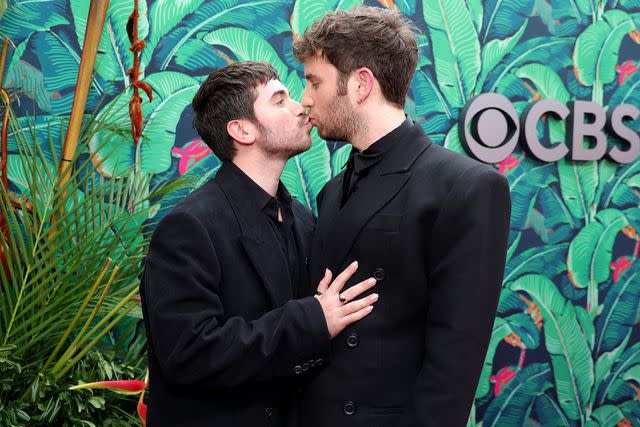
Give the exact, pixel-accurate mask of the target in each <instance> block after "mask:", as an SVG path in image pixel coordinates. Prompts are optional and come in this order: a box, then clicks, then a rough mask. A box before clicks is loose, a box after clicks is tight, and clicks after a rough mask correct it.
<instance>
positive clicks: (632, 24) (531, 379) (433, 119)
mask: <svg viewBox="0 0 640 427" xmlns="http://www.w3.org/2000/svg"><path fill="white" fill-rule="evenodd" d="M363 3H364V4H367V5H374V6H379V7H387V8H393V9H397V10H399V11H400V12H401V13H402V14H404V15H406V16H407V17H409V18H410V19H411V20H412V21H413V22H415V23H416V24H417V25H418V27H419V28H420V30H421V32H422V33H421V35H420V36H419V47H420V53H421V56H420V61H419V64H418V69H417V71H416V74H415V77H414V78H413V82H412V87H411V89H410V92H409V96H408V99H407V102H406V112H407V114H409V115H410V116H411V117H413V119H414V120H416V121H417V122H419V123H420V124H421V125H422V127H423V128H424V130H425V131H426V132H427V133H428V134H429V135H430V137H431V138H432V139H433V140H434V142H435V143H437V144H441V145H444V146H446V147H448V148H449V149H451V150H455V151H458V152H464V150H463V149H462V146H461V143H460V141H459V139H458V124H457V123H458V118H459V117H458V116H459V115H460V114H461V112H462V109H463V107H464V106H465V104H467V103H468V102H469V100H470V99H471V98H472V97H473V96H474V95H477V94H480V93H483V92H497V93H500V94H503V95H505V96H507V97H508V98H509V99H510V100H511V101H512V102H513V103H514V105H515V107H516V109H517V110H518V111H519V112H522V111H523V110H524V109H525V108H526V107H527V105H529V104H530V103H531V102H534V101H537V100H539V99H543V98H554V99H558V100H560V101H561V102H563V103H567V102H570V101H572V100H588V101H593V102H596V103H598V104H600V105H601V106H603V107H604V108H605V109H607V108H609V106H611V107H613V106H615V105H618V104H621V103H628V104H634V105H636V106H639V105H640V72H637V69H638V67H639V66H640V65H639V64H640V47H639V46H638V44H639V43H640V0H508V1H507V0H486V1H481V0H422V1H419V0H378V1H369V0H367V1H359V0H295V1H294V0H146V1H145V0H140V7H141V18H140V20H139V34H140V38H144V39H145V40H146V43H147V46H146V48H145V49H144V50H143V51H142V68H143V76H142V77H141V78H144V80H145V81H146V82H147V83H148V84H150V85H151V87H152V88H153V91H154V97H153V102H143V104H142V108H143V114H144V119H145V121H144V125H143V136H142V139H141V141H140V144H138V145H137V146H134V145H133V143H132V141H131V137H130V133H129V129H130V128H129V126H130V125H129V118H128V108H127V107H128V104H127V103H128V100H129V98H130V96H131V94H130V89H129V88H128V76H127V70H128V69H129V67H131V65H132V56H131V52H130V51H129V50H128V48H129V41H128V39H127V34H126V21H127V18H128V17H129V15H130V13H131V11H132V9H133V1H132V0H111V3H110V6H109V11H108V15H107V19H106V23H105V27H104V32H103V35H102V39H101V43H100V48H99V52H98V59H97V63H96V70H95V74H94V78H93V84H92V87H91V90H90V93H89V99H88V105H87V117H90V115H95V116H94V119H98V120H101V121H103V122H105V123H108V126H106V127H104V129H103V130H101V131H100V132H98V133H96V134H95V135H93V136H92V140H91V141H90V142H89V144H88V146H89V150H96V151H98V158H101V159H104V162H103V163H101V164H100V167H99V169H98V171H97V172H96V173H100V174H102V175H103V176H104V177H106V178H107V179H114V180H117V179H118V178H120V177H121V176H122V174H123V173H124V171H127V170H131V166H135V170H136V173H138V174H139V178H140V181H139V182H143V183H149V184H148V185H150V186H151V185H154V183H158V182H162V181H167V180H173V179H175V178H176V177H178V176H180V175H183V174H186V173H189V174H192V175H193V176H196V177H198V179H199V181H200V182H204V181H206V180H207V179H210V178H211V177H212V176H213V175H214V174H215V171H216V170H217V167H218V166H219V163H220V162H219V161H218V160H217V159H216V158H215V157H214V156H213V155H212V154H211V152H210V150H209V149H208V148H207V147H206V145H205V144H204V143H203V142H202V141H201V140H200V139H199V138H198V136H197V134H196V133H195V131H194V130H193V128H192V126H191V120H192V115H191V111H190V101H191V98H192V97H193V95H194V93H195V91H196V90H197V88H198V87H199V85H200V83H201V82H202V81H203V79H204V78H206V76H207V75H208V74H209V73H210V72H211V70H212V69H214V68H217V67H220V66H223V65H225V64H227V63H229V62H232V61H239V60H247V59H254V60H264V61H268V62H270V63H271V64H273V65H274V66H275V68H276V69H277V70H278V72H279V74H280V76H281V79H282V81H283V82H284V83H285V84H286V85H287V86H288V87H289V89H290V91H291V94H292V96H293V97H294V98H297V99H299V98H300V96H301V93H302V90H303V87H304V84H305V83H304V79H303V74H302V67H301V66H300V65H299V64H297V63H296V62H295V60H294V58H293V56H292V53H291V45H292V42H293V40H295V39H296V38H297V37H299V36H300V34H301V33H303V32H304V30H305V29H306V28H307V27H308V26H309V25H310V24H311V23H312V22H313V21H314V20H316V19H317V18H318V17H320V16H321V15H322V14H323V13H324V12H325V11H327V10H332V9H347V8H349V7H351V6H353V5H358V4H363ZM88 9H89V1H88V0H31V1H25V0H9V9H8V10H7V12H6V14H5V15H4V17H3V19H2V20H1V21H0V32H1V33H2V34H5V35H8V36H9V37H11V39H12V41H13V42H14V43H15V45H16V48H15V50H12V51H11V52H10V57H9V59H8V61H7V64H8V65H7V72H6V75H5V81H4V85H5V87H7V88H8V89H11V90H12V91H13V93H14V96H16V97H17V100H18V101H19V106H18V107H17V113H18V119H19V122H20V123H21V124H22V125H24V126H25V128H27V126H31V128H32V129H33V133H34V136H35V137H36V138H37V139H38V141H39V142H40V146H41V148H42V150H43V151H45V153H50V152H51V151H52V150H60V146H61V142H60V138H59V135H61V134H64V129H65V126H66V123H67V118H68V115H69V113H70V110H71V103H72V100H73V90H74V86H75V80H76V76H77V72H78V65H79V62H80V58H81V54H82V44H83V41H84V32H85V25H86V17H87V13H88ZM14 105H15V103H14ZM631 127H632V128H633V129H634V130H635V131H636V132H637V131H638V130H640V123H638V121H636V122H635V123H632V124H631ZM565 133H566V129H565V124H564V123H563V122H561V121H557V120H554V119H552V118H547V119H546V120H542V121H541V122H540V124H539V128H538V134H539V136H540V138H541V139H542V140H543V141H546V143H549V144H553V143H555V142H558V141H562V140H564V137H565ZM51 135H53V136H54V137H53V138H52V137H51ZM349 149H350V148H349V146H346V145H345V144H344V143H342V142H340V141H323V140H321V139H320V138H319V137H318V136H317V134H315V132H314V143H313V146H312V148H311V149H310V150H309V151H308V152H306V153H303V154H301V155H299V156H297V157H295V158H293V159H291V160H290V161H289V162H288V163H287V165H286V168H285V170H284V173H283V176H282V180H283V181H284V183H285V184H286V185H287V187H288V188H289V190H290V191H291V193H292V194H294V195H295V196H296V197H297V198H298V199H299V200H301V201H302V202H303V203H305V204H307V205H308V206H309V207H310V208H311V209H315V208H316V205H315V203H316V202H315V196H316V195H317V193H318V192H319V191H320V189H321V188H322V186H323V185H324V184H325V183H326V182H327V181H328V180H329V179H330V178H331V177H332V176H334V175H335V174H337V173H338V172H339V171H340V169H341V167H342V165H343V164H344V162H345V160H346V157H347V156H348V153H349ZM17 154H18V149H17V146H16V143H15V141H13V140H12V138H11V135H10V140H9V157H8V170H9V181H10V186H11V189H12V191H15V192H17V193H19V192H20V191H22V190H23V186H22V185H21V181H22V177H23V175H24V173H23V171H22V170H21V162H20V160H19V159H18V158H17ZM49 158H51V159H53V156H49ZM50 166H52V167H53V165H50ZM495 167H496V168H497V169H498V170H499V171H500V172H501V173H502V174H504V175H505V176H506V177H507V179H508V180H509V183H510V186H511V192H512V201H513V211H512V218H511V234H510V239H509V251H508V260H507V265H506V270H505V276H504V281H503V285H502V286H503V288H502V289H503V290H502V296H501V300H500V304H499V308H498V316H497V318H496V321H495V324H494V329H493V335H492V338H491V342H490V345H489V351H488V354H487V358H486V362H485V365H484V369H483V371H482V376H481V378H480V382H479V385H478V389H477V392H476V399H475V402H474V405H473V408H472V412H471V415H470V419H469V426H480V425H482V426H484V427H493V426H523V425H530V426H538V425H540V426H640V332H639V329H638V323H639V321H640V265H639V263H638V261H637V260H638V252H639V249H640V237H639V235H638V233H639V232H640V158H638V159H636V160H635V161H634V162H632V163H630V164H626V165H618V164H614V163H610V162H608V161H606V160H602V161H599V162H582V163H574V162H571V161H568V160H561V161H559V162H557V163H542V162H539V161H537V160H535V159H532V158H530V157H528V156H527V154H526V153H525V152H524V151H522V150H521V149H520V148H518V149H517V150H516V151H515V152H514V153H513V154H512V155H510V156H509V157H508V158H507V159H505V160H504V161H503V162H501V163H499V164H496V165H495ZM140 191H142V192H144V191H148V189H145V188H141V189H140ZM183 195H184V194H179V195H178V196H177V197H181V196H183ZM147 207H148V209H149V212H148V214H149V216H153V215H155V219H157V218H159V217H160V216H161V215H162V214H164V212H165V210H164V209H163V207H162V206H153V205H150V206H147ZM165 208H166V207H165ZM460 297H461V298H464V295H461V296H460ZM460 369H464V366H461V367H460Z"/></svg>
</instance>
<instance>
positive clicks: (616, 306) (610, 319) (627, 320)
mask: <svg viewBox="0 0 640 427" xmlns="http://www.w3.org/2000/svg"><path fill="white" fill-rule="evenodd" d="M639 280H640V269H639V268H638V266H637V263H634V264H633V265H632V266H631V267H629V269H628V270H626V271H625V272H624V273H623V274H622V276H620V277H619V278H618V281H617V282H616V283H614V284H613V285H612V286H611V289H610V290H609V292H608V293H607V296H606V298H605V299H604V308H603V311H602V313H601V314H600V316H598V319H597V321H596V334H595V337H596V347H595V355H596V356H600V355H601V354H602V353H603V352H610V351H612V350H614V349H615V348H616V347H618V346H619V345H620V343H621V342H623V341H624V340H625V337H626V336H627V335H628V334H629V333H631V332H632V331H633V329H634V325H637V324H638V313H640V286H638V283H639V282H638V281H639Z"/></svg>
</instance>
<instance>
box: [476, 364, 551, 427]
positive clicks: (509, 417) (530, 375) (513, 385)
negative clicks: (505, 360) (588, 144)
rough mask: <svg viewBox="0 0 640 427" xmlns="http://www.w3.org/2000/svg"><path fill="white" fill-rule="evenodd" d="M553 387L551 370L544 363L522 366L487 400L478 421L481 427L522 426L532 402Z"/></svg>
mask: <svg viewBox="0 0 640 427" xmlns="http://www.w3.org/2000/svg"><path fill="white" fill-rule="evenodd" d="M551 387H553V383H552V375H551V368H550V367H549V365H547V364H546V363H535V364H532V365H529V366H525V367H524V369H522V370H521V371H519V372H518V374H517V375H516V377H515V378H513V379H512V380H511V381H510V382H509V384H507V386H506V387H505V388H504V389H502V391H501V392H500V394H499V395H498V396H497V397H496V398H495V399H493V400H492V401H491V403H490V404H489V406H488V407H487V410H486V412H485V414H484V417H483V419H482V425H483V427H520V426H523V425H525V422H526V420H527V417H528V414H529V412H530V410H531V406H532V405H533V402H534V401H535V399H536V398H537V397H539V396H541V395H542V394H543V393H544V392H545V391H546V390H548V389H550V388H551Z"/></svg>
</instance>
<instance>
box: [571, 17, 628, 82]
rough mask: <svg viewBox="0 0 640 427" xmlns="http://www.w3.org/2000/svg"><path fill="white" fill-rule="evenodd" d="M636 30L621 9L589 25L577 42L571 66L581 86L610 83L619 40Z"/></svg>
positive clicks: (620, 42)
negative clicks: (572, 65)
mask: <svg viewBox="0 0 640 427" xmlns="http://www.w3.org/2000/svg"><path fill="white" fill-rule="evenodd" d="M635 28H636V26H635V24H634V22H633V19H632V18H631V17H630V16H629V15H628V14H627V13H626V12H623V11H621V10H608V11H606V12H605V13H604V20H603V21H598V22H595V23H593V24H591V25H590V26H589V27H587V29H586V30H584V31H583V32H582V33H581V34H580V36H578V39H577V40H576V46H575V49H574V52H573V63H574V68H575V70H576V76H577V77H578V80H579V81H580V83H582V84H583V85H584V86H593V85H602V84H606V83H611V82H612V81H613V80H614V79H615V78H616V65H617V64H618V56H619V51H620V45H621V44H622V39H623V38H624V37H625V36H626V35H627V33H628V32H629V31H632V30H634V29H635Z"/></svg>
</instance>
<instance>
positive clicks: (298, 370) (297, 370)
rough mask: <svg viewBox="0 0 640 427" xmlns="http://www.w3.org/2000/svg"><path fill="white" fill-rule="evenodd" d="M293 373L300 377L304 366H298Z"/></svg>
mask: <svg viewBox="0 0 640 427" xmlns="http://www.w3.org/2000/svg"><path fill="white" fill-rule="evenodd" d="M293 372H295V374H296V375H298V374H299V373H300V372H302V366H300V365H296V366H295V367H294V368H293Z"/></svg>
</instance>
